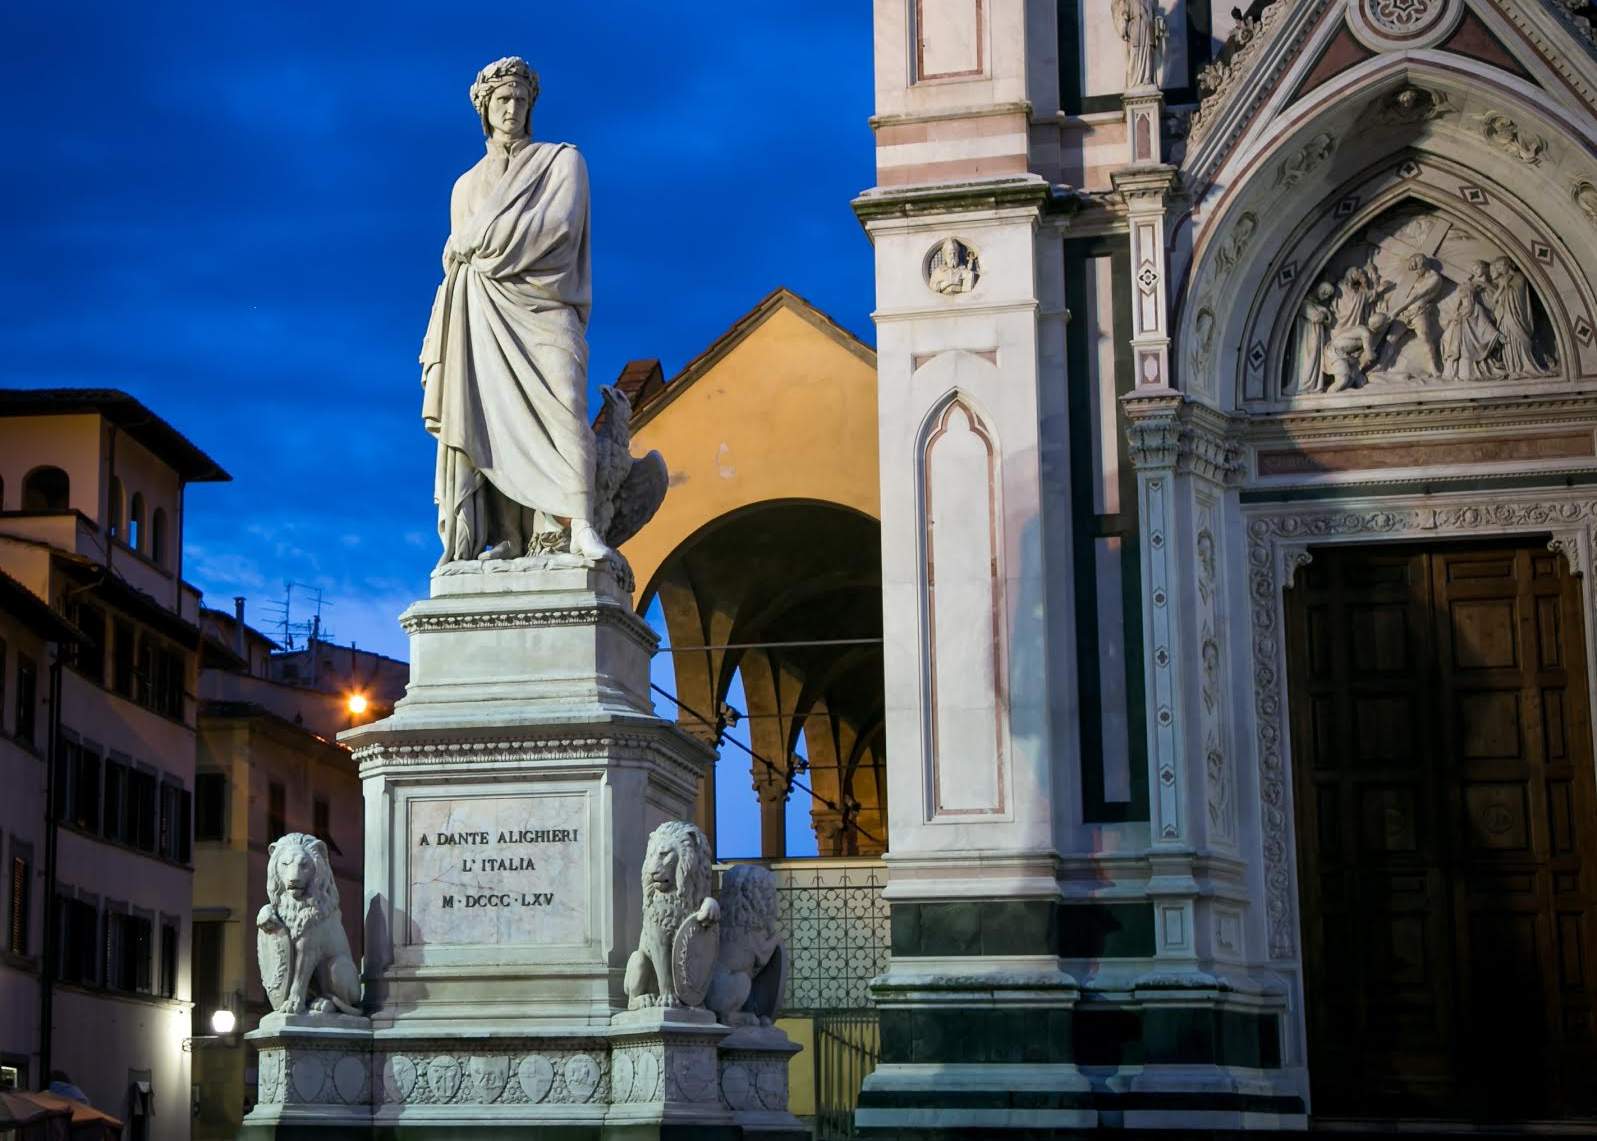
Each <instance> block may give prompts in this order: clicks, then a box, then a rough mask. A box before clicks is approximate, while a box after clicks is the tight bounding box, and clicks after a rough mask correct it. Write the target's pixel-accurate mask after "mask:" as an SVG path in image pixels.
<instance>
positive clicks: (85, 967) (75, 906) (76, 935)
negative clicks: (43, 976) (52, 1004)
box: [56, 895, 100, 986]
mask: <svg viewBox="0 0 1597 1141" xmlns="http://www.w3.org/2000/svg"><path fill="white" fill-rule="evenodd" d="M56 924H57V927H56V932H57V936H58V938H59V942H60V946H61V955H60V962H59V964H58V965H59V970H60V975H61V981H62V982H66V983H78V984H79V985H81V986H93V985H94V984H95V983H97V982H99V981H100V979H99V974H100V972H99V955H98V951H99V942H98V940H97V939H96V938H95V933H96V932H95V929H96V928H97V927H98V926H99V915H98V914H97V913H96V911H95V906H94V904H92V903H89V902H88V901H86V900H82V899H71V898H69V897H68V896H64V895H58V896H56Z"/></svg>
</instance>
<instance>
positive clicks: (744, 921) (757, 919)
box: [719, 864, 777, 937]
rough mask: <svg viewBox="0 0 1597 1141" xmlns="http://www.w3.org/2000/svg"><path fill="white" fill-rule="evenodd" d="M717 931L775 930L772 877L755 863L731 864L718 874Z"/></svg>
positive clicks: (774, 886)
mask: <svg viewBox="0 0 1597 1141" xmlns="http://www.w3.org/2000/svg"><path fill="white" fill-rule="evenodd" d="M719 898H720V901H721V931H722V933H723V937H725V933H726V932H728V931H758V932H760V933H762V934H764V935H771V934H774V933H775V931H776V919H777V900H776V877H774V876H772V875H771V874H770V873H769V872H768V871H766V869H765V868H764V867H762V866H761V865H759V864H734V865H733V866H732V867H730V868H728V869H727V870H726V873H725V874H724V875H722V877H721V891H720V893H719Z"/></svg>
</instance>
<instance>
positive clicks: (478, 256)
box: [421, 142, 594, 559]
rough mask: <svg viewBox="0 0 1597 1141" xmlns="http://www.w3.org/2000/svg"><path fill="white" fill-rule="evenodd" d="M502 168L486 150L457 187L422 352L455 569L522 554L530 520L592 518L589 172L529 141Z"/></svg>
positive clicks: (426, 404)
mask: <svg viewBox="0 0 1597 1141" xmlns="http://www.w3.org/2000/svg"><path fill="white" fill-rule="evenodd" d="M496 146H499V147H500V151H499V153H498V154H497V155H496V154H495V153H494V150H493V148H494V147H496ZM505 163H506V154H505V148H503V147H502V146H501V145H500V144H491V145H490V153H489V155H488V156H487V157H485V158H484V159H483V160H482V161H481V162H479V163H478V164H477V165H476V166H474V167H472V169H471V170H469V171H467V172H466V173H465V174H464V175H462V176H461V178H460V180H459V181H458V182H457V183H456V184H455V191H454V195H453V197H452V199H451V202H450V215H451V217H450V221H451V231H450V235H449V241H448V242H447V243H446V245H445V247H444V281H443V284H442V285H440V286H439V287H438V295H437V297H436V299H435V300H434V302H433V310H432V318H431V320H430V321H429V322H428V324H427V336H426V339H425V340H424V341H423V343H422V352H421V364H422V375H423V378H424V382H425V385H426V393H425V397H424V399H423V404H422V419H423V423H424V424H425V425H426V427H427V430H428V431H429V432H431V433H433V434H434V435H435V436H437V438H438V466H437V472H436V475H435V479H434V487H433V491H434V496H435V498H436V500H437V502H438V520H439V523H438V526H439V533H440V537H441V538H442V539H443V543H444V557H445V558H446V559H460V558H471V557H473V556H475V555H476V554H477V553H479V552H480V551H481V550H482V548H483V547H484V546H487V545H493V544H495V543H498V542H501V541H506V540H508V541H510V542H511V543H512V544H513V545H514V546H515V547H516V548H517V549H516V550H515V552H514V553H515V554H518V555H519V554H521V553H522V550H521V548H524V547H525V544H526V542H527V540H528V538H529V537H530V536H531V533H532V530H533V529H534V527H535V526H537V525H536V524H535V523H534V521H533V516H534V513H535V512H541V513H543V515H545V516H552V517H565V518H574V519H591V518H592V517H593V509H592V501H593V462H594V461H593V457H594V441H593V430H592V429H591V428H590V427H589V425H588V409H587V372H588V368H587V364H588V361H587V356H588V349H587V341H586V339H585V333H586V330H587V326H588V312H589V309H590V306H591V304H592V294H591V284H590V282H591V278H590V272H589V243H588V176H587V169H586V167H585V165H584V163H583V161H582V157H581V155H579V154H578V153H577V151H576V150H575V149H574V148H573V147H571V146H570V145H568V144H566V143H534V142H528V143H525V144H522V145H520V146H519V148H518V149H515V150H514V151H513V153H512V154H510V156H509V158H508V164H507V165H503V164H505ZM501 168H502V169H503V173H502V174H501V173H499V170H500V169H501ZM434 366H436V367H434ZM544 525H545V526H547V521H545V524H544Z"/></svg>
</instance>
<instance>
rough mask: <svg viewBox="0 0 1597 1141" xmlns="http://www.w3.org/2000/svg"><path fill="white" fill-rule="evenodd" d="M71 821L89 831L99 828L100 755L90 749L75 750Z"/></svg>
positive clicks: (96, 830) (79, 748) (95, 830)
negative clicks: (75, 761)
mask: <svg viewBox="0 0 1597 1141" xmlns="http://www.w3.org/2000/svg"><path fill="white" fill-rule="evenodd" d="M75 752H76V754H77V764H76V766H75V768H74V771H73V785H74V787H73V790H72V791H73V797H72V803H73V813H72V817H71V819H72V823H73V824H75V825H77V826H78V827H79V828H85V829H87V830H89V831H91V832H98V831H99V830H100V756H99V754H98V753H95V752H93V751H92V750H89V749H85V748H82V747H81V746H80V747H78V748H77V749H76V750H75Z"/></svg>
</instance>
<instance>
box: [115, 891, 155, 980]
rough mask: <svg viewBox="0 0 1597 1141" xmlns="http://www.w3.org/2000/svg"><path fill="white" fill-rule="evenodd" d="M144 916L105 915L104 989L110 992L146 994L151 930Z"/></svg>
mask: <svg viewBox="0 0 1597 1141" xmlns="http://www.w3.org/2000/svg"><path fill="white" fill-rule="evenodd" d="M153 926H154V925H153V924H152V923H151V922H150V920H149V918H148V917H147V916H143V915H128V914H125V913H123V912H120V911H107V912H106V913H105V985H106V986H108V987H110V988H111V989H112V990H126V991H141V992H144V993H146V994H147V993H149V991H150V951H151V943H150V941H151V936H152V927H153Z"/></svg>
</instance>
